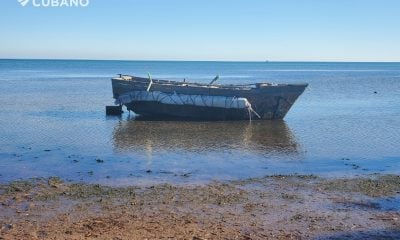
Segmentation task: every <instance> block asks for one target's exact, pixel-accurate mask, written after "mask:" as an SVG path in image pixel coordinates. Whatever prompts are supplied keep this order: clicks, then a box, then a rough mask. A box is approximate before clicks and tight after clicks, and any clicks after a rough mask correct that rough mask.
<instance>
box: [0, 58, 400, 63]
mask: <svg viewBox="0 0 400 240" xmlns="http://www.w3.org/2000/svg"><path fill="white" fill-rule="evenodd" d="M0 60H48V61H119V62H123V61H125V62H249V63H251V62H258V63H280V62H281V63H285V62H299V63H301V62H304V63H305V62H310V63H312V62H324V63H400V61H359V60H345V61H341V60H267V59H266V60H264V61H263V60H191V59H187V60H182V59H151V60H150V59H90V58H0Z"/></svg>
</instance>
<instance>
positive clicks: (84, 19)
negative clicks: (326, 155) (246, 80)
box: [0, 0, 400, 61]
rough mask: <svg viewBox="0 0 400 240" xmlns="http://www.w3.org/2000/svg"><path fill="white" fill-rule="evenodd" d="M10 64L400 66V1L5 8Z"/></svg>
mask: <svg viewBox="0 0 400 240" xmlns="http://www.w3.org/2000/svg"><path fill="white" fill-rule="evenodd" d="M31 1H32V0H31ZM36 1H37V2H40V1H42V0H36ZM60 1H61V0H60ZM0 58H58V59H64V58H66V59H132V60H243V61H252V60H255V61H259V60H261V61H262V60H266V59H268V60H274V61H400V1H399V0H279V1H278V0H247V1H245V0H191V1H189V0H186V1H185V0H91V1H90V5H89V6H88V7H86V8H43V7H42V8H35V7H33V6H31V5H30V4H28V5H27V6H25V7H22V6H20V5H19V3H18V2H17V0H1V1H0Z"/></svg>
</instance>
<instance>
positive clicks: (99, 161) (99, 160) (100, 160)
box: [96, 158, 104, 163]
mask: <svg viewBox="0 0 400 240" xmlns="http://www.w3.org/2000/svg"><path fill="white" fill-rule="evenodd" d="M96 162H98V163H104V160H103V159H100V158H98V159H96Z"/></svg>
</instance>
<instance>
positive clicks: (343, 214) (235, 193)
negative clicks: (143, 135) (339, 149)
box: [0, 175, 400, 239]
mask: <svg viewBox="0 0 400 240" xmlns="http://www.w3.org/2000/svg"><path fill="white" fill-rule="evenodd" d="M399 193H400V176H396V175H369V176H366V177H362V178H349V179H343V178H340V179H337V178H336V179H327V178H321V177H317V176H314V175H276V176H266V177H263V178H252V179H246V180H240V181H229V182H212V183H209V184H205V185H170V184H160V185H152V186H130V187H109V186H101V185H92V184H84V183H64V182H63V181H62V180H61V179H60V178H58V177H52V178H48V179H32V180H28V181H14V182H12V183H9V184H3V185H1V188H0V194H1V195H0V226H1V232H0V236H1V237H0V238H1V239H346V238H348V239H376V238H379V239H398V237H400V220H399V218H400V212H399V206H398V205H396V204H395V202H396V201H398V196H399V195H398V194H399ZM391 202H393V204H392V205H393V206H390V203H391ZM384 203H386V204H384Z"/></svg>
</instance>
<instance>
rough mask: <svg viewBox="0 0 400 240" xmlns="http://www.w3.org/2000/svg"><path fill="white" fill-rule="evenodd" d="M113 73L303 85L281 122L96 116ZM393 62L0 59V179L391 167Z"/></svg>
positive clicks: (154, 178) (399, 111) (396, 107)
mask: <svg viewBox="0 0 400 240" xmlns="http://www.w3.org/2000/svg"><path fill="white" fill-rule="evenodd" d="M118 73H123V74H132V75H137V76H147V74H148V73H150V74H151V76H152V77H153V78H161V79H171V80H183V79H186V81H195V82H202V83H208V82H210V81H211V80H212V79H213V78H214V77H215V76H216V75H219V76H220V79H219V80H218V81H219V83H228V84H236V83H241V84H247V83H255V82H273V83H309V87H308V88H307V89H306V91H305V92H304V93H303V95H301V96H300V98H299V99H298V101H297V102H296V103H295V104H294V105H293V107H292V109H291V110H290V111H289V113H288V115H287V116H286V118H285V119H284V121H253V122H249V121H239V122H184V121H182V122H179V121H178V122H176V121H139V120H137V119H135V114H133V113H128V112H125V113H124V114H123V115H122V116H121V117H107V116H106V115H105V106H106V105H112V104H113V98H112V88H111V81H110V79H111V77H113V76H115V75H116V74H118ZM399 160H400V63H328V62H179V61H84V60H0V182H9V181H12V180H16V179H28V178H35V177H49V176H59V177H61V178H63V179H64V180H67V181H84V182H96V183H103V184H110V185H129V184H142V183H143V184H148V183H151V184H152V183H159V182H174V183H198V182H208V181H211V180H228V179H242V178H248V177H260V176H265V175H272V174H296V173H297V174H316V175H320V176H326V177H331V176H332V177H336V176H357V175H365V174H374V173H397V174H398V173H399V172H400V163H399Z"/></svg>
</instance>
